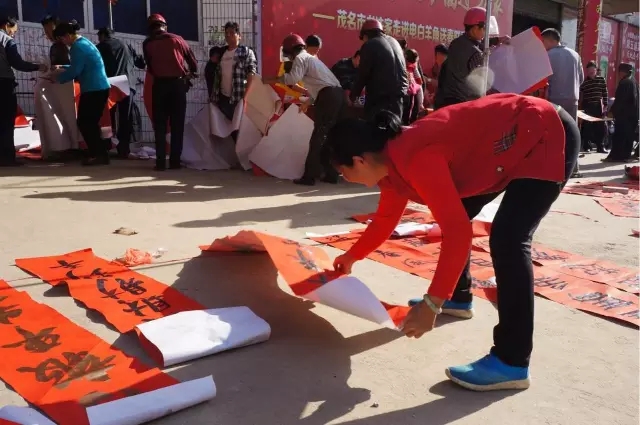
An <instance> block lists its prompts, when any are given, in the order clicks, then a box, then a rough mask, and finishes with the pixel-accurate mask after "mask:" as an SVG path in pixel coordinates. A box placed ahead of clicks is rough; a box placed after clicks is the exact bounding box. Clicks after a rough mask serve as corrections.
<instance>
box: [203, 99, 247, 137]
mask: <svg viewBox="0 0 640 425" xmlns="http://www.w3.org/2000/svg"><path fill="white" fill-rule="evenodd" d="M204 109H208V110H209V131H208V132H207V134H210V135H212V136H215V137H220V138H222V139H225V138H227V137H229V136H230V135H231V133H233V132H234V131H236V130H239V129H240V122H241V121H242V118H243V110H244V101H242V100H241V101H240V102H238V103H237V104H236V109H234V111H233V119H232V120H231V121H229V120H228V119H227V117H226V116H225V115H224V114H223V113H222V111H220V109H219V108H218V106H216V105H215V104H213V103H209V104H208V108H204Z"/></svg>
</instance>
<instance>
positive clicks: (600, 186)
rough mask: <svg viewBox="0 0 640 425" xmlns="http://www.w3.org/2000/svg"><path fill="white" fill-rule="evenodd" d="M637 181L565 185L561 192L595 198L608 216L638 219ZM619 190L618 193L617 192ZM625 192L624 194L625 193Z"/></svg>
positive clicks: (639, 196)
mask: <svg viewBox="0 0 640 425" xmlns="http://www.w3.org/2000/svg"><path fill="white" fill-rule="evenodd" d="M638 189H639V188H638V182H637V181H625V182H623V183H599V182H595V183H582V184H572V185H567V186H565V188H564V189H563V192H566V193H571V194H573V195H584V196H591V197H593V198H595V201H596V202H597V203H598V204H600V205H602V207H603V208H604V209H606V210H607V211H609V213H610V214H612V215H615V216H617V217H632V218H639V217H640V208H638V201H640V191H639V190H638ZM617 190H619V191H617ZM625 191H626V193H625Z"/></svg>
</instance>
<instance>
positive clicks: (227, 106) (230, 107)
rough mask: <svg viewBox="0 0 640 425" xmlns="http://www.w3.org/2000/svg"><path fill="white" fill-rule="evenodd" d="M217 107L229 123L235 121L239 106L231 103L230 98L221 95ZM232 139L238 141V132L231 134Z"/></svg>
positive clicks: (234, 131)
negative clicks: (234, 117)
mask: <svg viewBox="0 0 640 425" xmlns="http://www.w3.org/2000/svg"><path fill="white" fill-rule="evenodd" d="M216 105H217V106H218V109H220V112H222V115H224V116H225V118H227V119H228V120H229V121H233V116H234V115H235V112H236V106H237V104H236V103H231V98H230V97H227V96H225V95H223V94H219V95H218V103H217V104H216ZM231 138H232V139H233V141H234V142H235V141H237V140H238V130H233V131H232V132H231Z"/></svg>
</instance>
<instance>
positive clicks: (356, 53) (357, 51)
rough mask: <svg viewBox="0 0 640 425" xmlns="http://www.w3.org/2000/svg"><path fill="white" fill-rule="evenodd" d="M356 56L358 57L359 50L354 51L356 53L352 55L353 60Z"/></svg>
mask: <svg viewBox="0 0 640 425" xmlns="http://www.w3.org/2000/svg"><path fill="white" fill-rule="evenodd" d="M358 56H360V50H356V52H355V53H354V54H353V57H354V58H357V57H358Z"/></svg>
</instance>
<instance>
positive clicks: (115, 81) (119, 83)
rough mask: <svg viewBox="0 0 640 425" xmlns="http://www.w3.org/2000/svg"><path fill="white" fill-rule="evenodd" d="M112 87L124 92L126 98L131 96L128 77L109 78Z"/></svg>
mask: <svg viewBox="0 0 640 425" xmlns="http://www.w3.org/2000/svg"><path fill="white" fill-rule="evenodd" d="M108 80H109V84H111V87H115V88H117V89H118V90H120V91H121V92H122V94H124V95H125V96H129V95H130V93H131V90H130V89H129V79H128V78H127V76H126V75H118V76H117V77H111V78H108Z"/></svg>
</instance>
